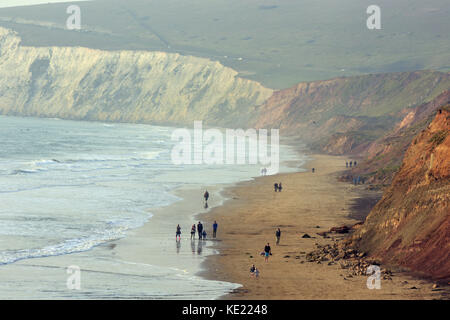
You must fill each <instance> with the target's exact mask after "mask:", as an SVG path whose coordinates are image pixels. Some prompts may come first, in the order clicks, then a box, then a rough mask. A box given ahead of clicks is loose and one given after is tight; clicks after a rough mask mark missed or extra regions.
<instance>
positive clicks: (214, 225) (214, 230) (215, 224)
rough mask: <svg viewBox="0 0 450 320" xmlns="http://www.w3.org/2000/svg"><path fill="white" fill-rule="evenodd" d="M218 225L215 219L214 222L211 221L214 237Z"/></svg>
mask: <svg viewBox="0 0 450 320" xmlns="http://www.w3.org/2000/svg"><path fill="white" fill-rule="evenodd" d="M218 226H219V225H218V224H217V221H215V220H214V223H213V238H215V237H216V235H217V227H218Z"/></svg>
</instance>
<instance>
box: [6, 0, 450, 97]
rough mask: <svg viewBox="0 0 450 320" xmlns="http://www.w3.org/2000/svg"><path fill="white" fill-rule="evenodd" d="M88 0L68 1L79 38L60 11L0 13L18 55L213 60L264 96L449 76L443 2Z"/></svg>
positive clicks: (59, 7) (53, 7) (57, 7)
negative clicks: (112, 53)
mask: <svg viewBox="0 0 450 320" xmlns="http://www.w3.org/2000/svg"><path fill="white" fill-rule="evenodd" d="M372 4H374V3H373V1H371V0H346V1H345V4H343V3H342V2H341V1H336V0H320V1H317V0H302V1H292V0H276V1H275V0H264V1H261V0H245V1H242V0H214V1H210V0H170V1H167V0H153V1H143V0H127V1H123V0H95V1H88V2H78V3H77V5H79V6H80V7H81V12H82V32H76V31H68V30H65V22H66V19H67V17H68V15H67V14H66V8H67V6H68V4H67V3H65V4H49V5H41V6H33V7H18V8H6V9H1V10H0V25H2V26H4V27H8V28H12V29H14V30H16V31H18V32H19V34H20V36H21V37H22V38H23V39H24V44H25V45H27V46H45V47H52V46H64V47H66V46H83V47H89V48H95V49H101V50H149V51H165V52H171V53H180V54H182V55H193V56H198V57H205V58H209V59H211V60H216V61H220V62H221V63H222V64H223V65H225V66H228V67H231V68H232V69H234V70H237V71H238V72H239V73H240V76H243V77H246V78H249V79H252V80H256V81H258V82H260V83H262V84H263V85H264V86H266V87H270V88H277V89H278V88H288V87H291V86H293V85H294V84H296V83H298V82H305V81H315V80H324V79H331V78H335V77H342V76H355V75H361V74H368V73H385V72H402V71H412V70H423V69H432V70H439V71H449V70H450V65H449V61H450V51H449V50H448V44H449V42H450V34H449V32H448V30H450V21H449V19H448V12H449V10H450V3H449V2H448V0H428V1H421V0H396V1H392V0H378V1H377V2H376V4H377V5H379V6H380V8H381V19H382V29H381V30H368V29H367V27H366V19H367V18H368V15H367V14H366V10H367V7H368V6H369V5H372Z"/></svg>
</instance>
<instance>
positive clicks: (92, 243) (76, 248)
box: [0, 215, 152, 265]
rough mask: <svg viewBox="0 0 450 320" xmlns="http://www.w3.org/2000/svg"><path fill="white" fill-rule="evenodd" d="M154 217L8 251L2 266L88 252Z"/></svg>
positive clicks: (110, 224)
mask: <svg viewBox="0 0 450 320" xmlns="http://www.w3.org/2000/svg"><path fill="white" fill-rule="evenodd" d="M151 216H152V215H146V217H145V218H142V219H134V220H131V219H118V220H115V221H110V222H108V223H107V224H106V225H107V226H108V227H109V228H108V229H105V230H102V231H97V232H96V233H95V234H94V235H90V236H85V237H81V238H75V239H68V240H65V241H62V242H60V243H57V244H55V245H48V246H45V247H43V248H31V249H20V250H7V251H2V252H0V265H5V264H11V263H14V262H17V261H20V260H25V259H33V258H44V257H50V256H60V255H65V254H71V253H77V252H83V251H88V250H90V249H92V248H94V247H96V246H98V245H101V244H104V243H106V242H109V241H114V240H118V239H121V238H123V237H125V235H126V232H127V231H128V230H130V229H135V228H138V227H140V226H142V225H143V224H144V223H145V222H146V221H148V219H150V218H151Z"/></svg>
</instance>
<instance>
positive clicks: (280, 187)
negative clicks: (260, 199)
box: [278, 182, 283, 192]
mask: <svg viewBox="0 0 450 320" xmlns="http://www.w3.org/2000/svg"><path fill="white" fill-rule="evenodd" d="M282 189H283V187H282V186H281V182H280V183H279V184H278V192H281V190H282Z"/></svg>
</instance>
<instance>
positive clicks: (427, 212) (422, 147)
mask: <svg viewBox="0 0 450 320" xmlns="http://www.w3.org/2000/svg"><path fill="white" fill-rule="evenodd" d="M449 159H450V105H447V106H445V107H442V108H439V110H438V111H437V113H436V116H435V118H434V120H433V121H432V122H431V124H429V125H428V127H427V128H426V129H425V130H423V131H422V132H421V133H420V134H419V135H418V136H417V137H416V138H415V139H414V140H413V142H412V143H411V145H410V146H409V148H408V150H407V151H406V153H405V157H404V159H403V163H402V166H401V168H400V170H399V171H398V172H397V174H396V175H395V177H394V179H393V182H392V184H391V186H390V187H389V188H388V189H387V190H386V191H385V193H384V195H383V197H382V199H381V200H380V201H379V202H378V203H377V205H376V206H375V207H374V208H373V210H372V211H371V212H370V214H369V215H368V216H367V219H366V221H365V223H364V224H363V226H362V227H361V228H360V229H359V230H358V231H357V232H356V234H355V235H354V236H353V241H354V243H355V245H356V246H357V247H358V248H359V249H360V250H362V251H365V252H368V253H370V254H371V255H373V256H376V257H379V258H381V259H382V260H383V261H384V262H387V263H395V264H399V265H403V266H405V267H408V268H410V269H412V270H414V271H420V272H423V273H424V274H426V275H430V276H431V277H433V278H435V279H450V161H449Z"/></svg>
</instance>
